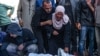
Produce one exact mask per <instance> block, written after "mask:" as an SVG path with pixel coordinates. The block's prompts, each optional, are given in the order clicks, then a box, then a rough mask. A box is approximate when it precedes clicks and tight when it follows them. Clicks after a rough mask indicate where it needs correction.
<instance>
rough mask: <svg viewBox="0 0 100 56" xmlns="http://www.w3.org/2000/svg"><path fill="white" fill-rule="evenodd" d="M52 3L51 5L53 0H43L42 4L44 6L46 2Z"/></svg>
mask: <svg viewBox="0 0 100 56" xmlns="http://www.w3.org/2000/svg"><path fill="white" fill-rule="evenodd" d="M45 2H46V3H50V4H51V5H52V3H51V1H50V0H43V2H42V6H44V3H45Z"/></svg>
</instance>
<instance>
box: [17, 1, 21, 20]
mask: <svg viewBox="0 0 100 56" xmlns="http://www.w3.org/2000/svg"><path fill="white" fill-rule="evenodd" d="M17 17H18V19H22V1H21V0H20V1H19V4H18V9H17Z"/></svg>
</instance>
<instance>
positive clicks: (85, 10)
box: [76, 0, 95, 26]
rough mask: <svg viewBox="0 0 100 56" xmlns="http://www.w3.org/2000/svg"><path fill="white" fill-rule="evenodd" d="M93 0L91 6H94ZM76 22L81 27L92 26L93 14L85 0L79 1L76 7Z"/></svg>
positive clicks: (93, 21)
mask: <svg viewBox="0 0 100 56" xmlns="http://www.w3.org/2000/svg"><path fill="white" fill-rule="evenodd" d="M94 3H95V2H94V0H92V5H93V6H94ZM76 15H77V18H76V22H79V23H81V25H82V26H94V23H95V20H94V13H93V12H92V11H91V9H90V8H89V6H88V5H87V3H86V0H80V1H79V3H78V5H77V10H76Z"/></svg>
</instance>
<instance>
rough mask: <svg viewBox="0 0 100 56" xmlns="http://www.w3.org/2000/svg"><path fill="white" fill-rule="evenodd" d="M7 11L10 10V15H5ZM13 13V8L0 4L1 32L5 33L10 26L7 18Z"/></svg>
mask: <svg viewBox="0 0 100 56" xmlns="http://www.w3.org/2000/svg"><path fill="white" fill-rule="evenodd" d="M8 10H10V13H9V14H8V15H7V12H8ZM13 11H14V8H13V7H11V6H8V5H4V4H1V3H0V27H1V30H2V31H6V28H7V26H8V25H9V24H11V21H10V18H9V17H10V16H11V15H12V14H13Z"/></svg>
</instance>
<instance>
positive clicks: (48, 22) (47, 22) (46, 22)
mask: <svg viewBox="0 0 100 56" xmlns="http://www.w3.org/2000/svg"><path fill="white" fill-rule="evenodd" d="M45 25H52V20H47V21H44V22H40V26H45Z"/></svg>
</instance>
